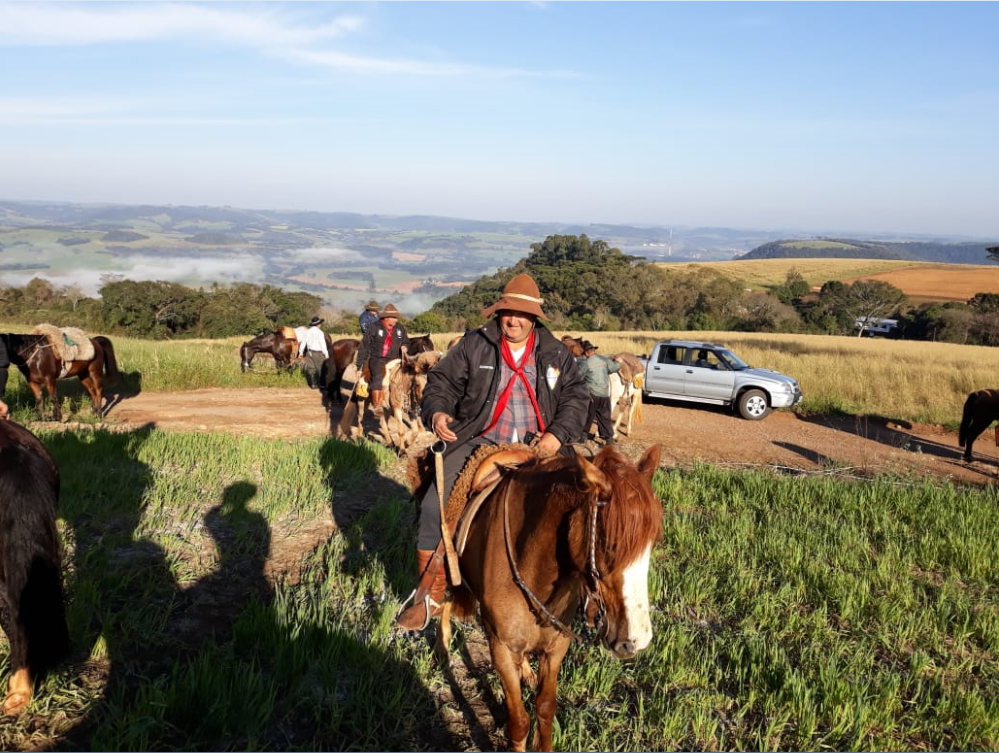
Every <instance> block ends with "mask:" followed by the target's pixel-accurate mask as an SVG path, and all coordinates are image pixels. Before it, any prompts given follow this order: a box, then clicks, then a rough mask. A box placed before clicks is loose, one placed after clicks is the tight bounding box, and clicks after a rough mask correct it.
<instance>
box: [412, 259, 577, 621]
mask: <svg viewBox="0 0 999 753" xmlns="http://www.w3.org/2000/svg"><path fill="white" fill-rule="evenodd" d="M542 303H544V300H543V299H542V298H541V293H540V291H539V290H538V286H537V283H535V281H534V280H533V279H532V278H531V276H530V275H527V274H520V275H517V276H516V277H514V278H513V279H512V280H510V282H508V283H507V285H506V287H505V288H503V294H502V296H501V297H500V299H499V300H498V301H496V303H494V304H493V305H492V306H489V307H488V308H486V309H484V310H483V312H482V316H484V317H486V318H487V319H489V321H488V322H486V324H484V325H483V326H481V327H479V328H478V329H474V330H471V331H469V332H467V333H466V334H465V336H464V337H463V338H462V339H461V340H460V341H459V342H458V343H457V344H456V345H454V347H452V348H451V349H450V350H449V351H448V352H447V354H446V355H445V356H444V358H443V359H442V360H441V361H440V363H438V364H437V366H436V367H434V368H433V369H432V370H431V371H430V372H429V374H428V375H427V386H426V388H425V389H424V391H423V402H422V404H421V414H422V418H423V423H424V425H426V426H428V427H430V428H431V429H432V430H433V432H434V434H436V435H437V437H438V439H440V440H442V441H443V442H444V443H446V447H445V450H444V487H445V488H444V499H445V500H446V499H447V498H448V496H449V495H450V493H451V488H452V487H453V486H454V482H455V480H456V479H457V477H458V474H459V473H460V471H461V469H462V467H463V466H464V465H465V462H466V461H467V460H468V458H469V456H470V455H471V454H472V453H473V452H474V451H475V449H476V448H478V447H479V446H480V445H483V444H506V443H510V442H528V443H529V442H531V441H534V447H535V451H536V452H537V453H538V454H539V455H542V456H546V455H553V454H555V453H556V452H558V451H559V450H560V449H562V448H563V447H565V446H566V445H568V444H569V443H570V442H575V441H578V439H579V438H580V435H581V434H582V430H583V421H584V420H585V418H586V411H587V407H588V404H589V395H588V392H587V389H586V384H585V382H584V381H583V380H582V378H581V377H580V375H579V373H578V371H577V369H576V362H575V360H574V359H573V356H572V353H570V352H569V350H568V349H567V348H566V347H565V346H564V345H563V344H562V343H561V342H559V340H557V339H556V338H555V337H554V336H553V335H552V334H551V332H549V331H548V329H547V328H546V327H545V326H544V325H543V324H542V323H541V322H540V321H539V320H547V319H548V317H546V316H545V314H544V312H543V311H542V310H541V304H542ZM535 438H536V439H535ZM566 449H568V448H566ZM435 483H436V482H435ZM416 548H417V552H416V554H417V568H418V573H419V585H418V586H417V589H416V590H415V591H414V592H413V595H412V596H411V597H410V598H411V599H412V601H413V604H412V606H410V607H409V608H407V609H405V610H404V611H403V612H402V614H400V615H399V617H398V619H397V622H396V624H397V625H399V626H400V627H402V628H404V629H407V630H420V629H422V628H423V627H425V626H426V624H427V623H428V622H429V620H430V619H431V618H432V617H436V616H437V615H438V614H440V604H441V601H442V600H443V597H444V591H445V589H446V587H447V581H446V577H445V571H444V568H443V567H442V566H441V565H442V562H443V543H442V540H441V520H440V507H439V498H438V491H437V488H436V486H435V484H431V485H430V487H429V488H428V489H427V491H426V493H425V494H424V496H423V499H422V500H421V504H420V524H419V531H418V533H417V542H416Z"/></svg>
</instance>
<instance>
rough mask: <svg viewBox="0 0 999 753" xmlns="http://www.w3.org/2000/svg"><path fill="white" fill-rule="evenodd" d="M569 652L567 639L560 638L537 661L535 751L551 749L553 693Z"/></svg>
mask: <svg viewBox="0 0 999 753" xmlns="http://www.w3.org/2000/svg"><path fill="white" fill-rule="evenodd" d="M568 650H569V638H568V637H566V636H562V637H560V638H559V640H558V641H556V643H555V645H554V646H552V648H551V650H550V651H546V652H544V653H542V654H541V657H540V658H539V659H538V675H539V677H538V694H537V696H536V697H535V701H534V702H535V705H536V709H537V711H536V713H537V717H538V725H537V727H536V728H535V730H534V739H533V740H532V742H531V747H532V748H534V749H535V750H551V749H552V723H553V722H554V720H555V710H556V707H557V705H558V701H557V699H556V696H555V691H556V689H557V686H558V671H559V669H560V668H561V667H562V660H563V659H564V658H565V652H566V651H568Z"/></svg>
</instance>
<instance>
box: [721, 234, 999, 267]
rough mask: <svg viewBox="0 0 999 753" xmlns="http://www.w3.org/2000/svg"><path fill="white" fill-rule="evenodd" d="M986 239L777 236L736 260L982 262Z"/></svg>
mask: <svg viewBox="0 0 999 753" xmlns="http://www.w3.org/2000/svg"><path fill="white" fill-rule="evenodd" d="M991 245H994V244H993V243H989V242H967V241H965V242H960V243H945V242H930V241H862V240H848V239H842V238H816V239H809V240H779V241H771V242H769V243H764V244H763V245H761V246H757V247H756V248H754V249H753V250H752V251H750V252H749V253H747V254H745V255H743V256H740V257H737V259H736V260H753V259H898V260H903V261H929V262H938V263H943V264H985V263H987V262H988V261H989V260H990V257H989V254H988V251H986V248H987V247H989V246H991Z"/></svg>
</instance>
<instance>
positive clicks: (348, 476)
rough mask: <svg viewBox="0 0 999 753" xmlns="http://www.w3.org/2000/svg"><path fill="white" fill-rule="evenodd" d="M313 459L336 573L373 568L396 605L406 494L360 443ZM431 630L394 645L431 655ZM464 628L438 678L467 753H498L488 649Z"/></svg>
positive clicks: (410, 557)
mask: <svg viewBox="0 0 999 753" xmlns="http://www.w3.org/2000/svg"><path fill="white" fill-rule="evenodd" d="M320 452H321V456H320V461H321V464H322V466H323V468H324V472H325V473H326V477H327V483H328V484H329V490H330V506H331V510H332V514H333V519H334V522H335V523H336V527H337V530H338V531H339V532H340V535H342V536H343V537H344V542H345V544H346V548H345V551H344V553H343V555H342V558H341V563H340V566H341V568H342V569H343V571H344V572H345V573H348V574H356V573H359V572H361V571H362V570H364V569H366V568H368V567H370V566H371V565H372V564H373V563H374V562H375V561H378V562H379V564H380V565H381V567H382V568H383V569H384V572H385V574H386V581H387V583H388V587H389V588H390V589H391V590H392V591H393V593H394V595H395V596H396V598H397V599H398V600H399V601H402V600H404V599H405V598H406V597H407V596H408V595H409V594H410V592H411V591H412V590H413V588H414V587H415V586H416V580H417V577H416V575H417V574H416V558H415V549H416V543H415V542H416V527H417V524H418V522H419V507H418V501H417V500H416V499H415V498H414V497H413V494H412V492H411V490H410V489H409V488H408V487H406V486H404V485H402V484H400V483H398V482H395V481H392V480H389V479H385V478H384V477H382V476H380V475H379V474H378V473H377V463H378V460H377V458H376V457H375V455H374V454H373V453H371V452H370V451H369V450H367V449H365V445H364V444H363V443H358V442H352V441H342V440H338V439H330V440H327V442H325V443H324V444H323V447H322V449H321V450H320ZM373 479H374V481H373ZM436 624H437V623H436V622H434V623H432V624H431V627H430V628H428V629H427V630H425V631H423V632H421V633H401V634H400V637H399V639H400V640H402V641H405V642H411V643H422V644H423V645H424V649H425V650H427V651H432V650H433V642H434V637H435V629H436ZM466 628H467V629H466V630H464V631H462V632H460V633H456V636H460V637H457V638H456V640H455V641H454V642H455V644H456V646H455V648H454V649H452V652H451V656H453V657H455V658H454V659H452V660H450V661H449V662H448V663H447V664H446V665H444V666H442V667H441V671H442V672H443V675H444V679H445V681H446V682H447V685H448V688H449V690H450V691H451V696H452V699H453V700H454V703H455V704H456V705H457V707H458V711H459V712H460V713H461V715H462V717H463V720H464V722H465V727H466V729H467V730H468V733H469V735H470V737H471V740H472V743H473V744H474V746H475V749H476V750H503V749H505V747H506V745H505V740H504V738H503V737H502V733H503V723H504V721H505V718H506V707H505V705H504V703H503V701H502V699H501V698H499V697H497V695H496V694H495V692H494V690H493V688H492V685H491V677H492V670H491V667H492V663H491V659H490V657H489V650H488V647H487V646H485V641H484V637H483V633H482V630H481V627H477V626H474V625H467V626H466ZM483 707H485V709H486V710H487V711H488V714H490V715H491V716H492V719H493V724H492V725H491V726H488V727H487V726H486V725H484V724H483V722H482V719H483V717H484V714H483V712H482V709H483ZM434 713H437V712H434ZM448 749H453V748H448Z"/></svg>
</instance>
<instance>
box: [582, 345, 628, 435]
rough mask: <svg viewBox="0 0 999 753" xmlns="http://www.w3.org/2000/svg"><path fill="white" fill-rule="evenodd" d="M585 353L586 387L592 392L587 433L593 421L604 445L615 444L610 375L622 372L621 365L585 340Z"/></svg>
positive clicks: (587, 417) (587, 419)
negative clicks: (600, 353) (599, 352)
mask: <svg viewBox="0 0 999 753" xmlns="http://www.w3.org/2000/svg"><path fill="white" fill-rule="evenodd" d="M583 353H584V354H585V355H586V386H587V387H588V388H589V390H590V410H589V413H587V414H586V431H587V432H589V430H590V427H591V426H593V421H594V419H596V422H597V433H598V435H599V437H600V439H601V440H602V442H603V444H614V425H613V424H612V423H611V403H610V375H611V374H614V373H616V372H618V371H620V370H621V364H620V363H618V362H617V361H615V360H614V359H613V358H608V357H607V356H601V355H599V354H598V353H597V346H596V345H594V344H593V343H591V342H590V341H589V340H583Z"/></svg>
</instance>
